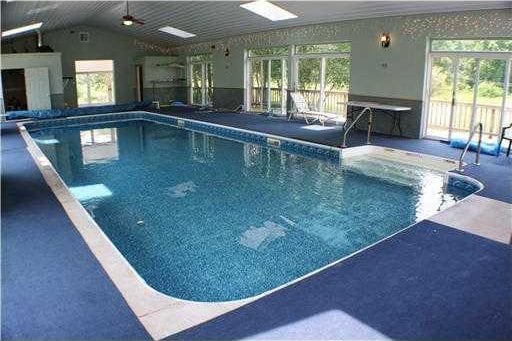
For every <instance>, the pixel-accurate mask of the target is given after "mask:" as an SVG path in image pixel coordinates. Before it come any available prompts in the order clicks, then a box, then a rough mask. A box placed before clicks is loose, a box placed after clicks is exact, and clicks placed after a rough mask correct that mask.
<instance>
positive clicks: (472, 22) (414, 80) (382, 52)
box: [174, 9, 512, 100]
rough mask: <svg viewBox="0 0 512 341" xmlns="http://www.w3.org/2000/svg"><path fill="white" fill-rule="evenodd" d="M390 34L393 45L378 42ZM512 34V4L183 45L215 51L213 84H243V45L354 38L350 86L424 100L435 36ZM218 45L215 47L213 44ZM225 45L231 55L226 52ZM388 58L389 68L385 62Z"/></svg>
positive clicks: (186, 49) (189, 50) (190, 50)
mask: <svg viewBox="0 0 512 341" xmlns="http://www.w3.org/2000/svg"><path fill="white" fill-rule="evenodd" d="M382 32H389V33H390V34H391V47H389V48H387V49H383V48H381V47H380V44H379V36H380V34H381V33H382ZM496 37H498V38H501V37H508V38H510V37H512V9H504V10H485V11H470V12H457V13H441V14H428V15H415V16H399V17H385V18H375V19H361V20H352V21H344V22H339V23H330V24H319V25H310V26H302V27H296V28H290V29H283V30H274V31H266V32H261V33H255V34H250V35H243V36H237V37H230V38H227V39H224V40H219V41H214V42H205V43H200V44H193V45H188V46H183V47H178V48H176V49H175V50H174V51H175V52H176V53H178V54H180V55H193V54H198V53H213V62H214V77H215V78H214V84H215V86H216V87H221V88H243V86H244V75H243V70H244V68H243V51H244V49H247V48H252V47H262V46H283V45H290V44H305V43H321V42H336V41H351V42H352V62H351V84H350V92H351V93H352V94H357V95H366V96H377V97H389V98H400V99H410V100H422V98H423V87H424V84H423V83H424V73H425V59H426V48H427V41H428V40H429V39H430V38H496ZM211 45H215V46H216V49H215V50H211V48H210V46H211ZM225 48H229V50H230V55H229V56H228V57H225V56H224V50H225ZM382 64H387V68H384V67H382Z"/></svg>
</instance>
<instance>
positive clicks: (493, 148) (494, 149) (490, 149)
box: [450, 138, 498, 156]
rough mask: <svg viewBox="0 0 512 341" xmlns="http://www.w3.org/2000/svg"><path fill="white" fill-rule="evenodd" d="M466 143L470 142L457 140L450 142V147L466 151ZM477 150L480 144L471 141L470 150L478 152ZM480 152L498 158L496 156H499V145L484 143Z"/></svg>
mask: <svg viewBox="0 0 512 341" xmlns="http://www.w3.org/2000/svg"><path fill="white" fill-rule="evenodd" d="M466 143H468V140H465V139H461V138H455V139H452V140H451V141H450V147H453V148H459V149H464V148H465V147H466ZM477 149H478V142H477V141H474V140H473V141H471V142H470V143H469V150H471V151H473V152H476V151H477ZM480 151H481V153H482V154H487V155H494V156H496V155H498V144H497V143H485V142H482V144H481V145H480Z"/></svg>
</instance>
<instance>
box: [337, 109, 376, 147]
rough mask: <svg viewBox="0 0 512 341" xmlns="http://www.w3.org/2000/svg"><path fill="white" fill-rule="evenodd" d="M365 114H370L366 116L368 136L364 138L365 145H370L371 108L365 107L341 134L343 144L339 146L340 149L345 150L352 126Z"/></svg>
mask: <svg viewBox="0 0 512 341" xmlns="http://www.w3.org/2000/svg"><path fill="white" fill-rule="evenodd" d="M366 112H369V113H370V116H368V134H367V136H366V144H371V142H370V134H371V132H372V108H370V107H366V108H364V109H363V111H361V113H360V114H359V115H358V116H357V117H356V119H355V120H354V121H352V123H351V124H350V125H349V126H348V128H347V129H346V130H345V133H344V134H343V143H342V145H341V148H347V136H348V132H349V131H350V129H352V128H353V127H354V125H355V124H356V123H357V122H358V121H359V119H360V118H361V117H362V116H363V115H364V114H366Z"/></svg>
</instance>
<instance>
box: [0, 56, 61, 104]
mask: <svg viewBox="0 0 512 341" xmlns="http://www.w3.org/2000/svg"><path fill="white" fill-rule="evenodd" d="M0 64H1V69H2V70H7V69H26V68H34V67H47V68H48V70H49V76H50V94H62V93H63V83H62V64H61V54H60V53H58V52H54V53H13V54H2V55H0Z"/></svg>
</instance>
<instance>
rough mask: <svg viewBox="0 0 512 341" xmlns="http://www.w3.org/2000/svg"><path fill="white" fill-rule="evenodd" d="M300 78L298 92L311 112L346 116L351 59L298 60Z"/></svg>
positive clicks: (322, 58)
mask: <svg viewBox="0 0 512 341" xmlns="http://www.w3.org/2000/svg"><path fill="white" fill-rule="evenodd" d="M297 75H298V78H297V90H298V91H300V93H301V94H302V96H303V97H304V99H305V100H306V102H307V103H308V105H309V108H310V109H311V110H316V111H321V112H328V113H333V114H338V115H340V116H345V115H346V113H347V102H348V88H349V81H350V79H349V78H350V58H348V57H331V56H328V55H327V56H321V57H299V58H298V61H297Z"/></svg>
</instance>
